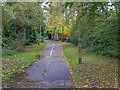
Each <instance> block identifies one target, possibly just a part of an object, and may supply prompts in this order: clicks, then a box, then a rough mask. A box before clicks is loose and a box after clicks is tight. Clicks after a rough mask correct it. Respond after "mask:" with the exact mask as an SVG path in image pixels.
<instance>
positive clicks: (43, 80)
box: [16, 40, 74, 88]
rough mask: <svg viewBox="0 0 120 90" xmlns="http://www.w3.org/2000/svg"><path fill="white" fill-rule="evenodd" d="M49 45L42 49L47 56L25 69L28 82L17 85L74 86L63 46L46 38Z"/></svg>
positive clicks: (24, 86)
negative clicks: (63, 54)
mask: <svg viewBox="0 0 120 90" xmlns="http://www.w3.org/2000/svg"><path fill="white" fill-rule="evenodd" d="M45 42H46V43H47V46H46V47H45V49H44V50H43V51H42V54H43V55H44V56H45V57H44V58H43V59H41V60H37V61H36V62H34V63H33V64H32V65H31V66H30V67H28V68H26V69H25V73H27V75H26V76H25V77H24V79H26V80H27V82H26V83H24V82H23V83H21V82H20V83H19V85H16V86H17V87H19V88H28V87H32V88H44V87H45V88H46V87H48V88H72V87H74V84H73V82H72V80H71V79H70V70H69V68H68V66H67V64H66V62H65V59H64V57H63V56H62V47H61V45H60V43H59V42H53V41H51V40H45Z"/></svg>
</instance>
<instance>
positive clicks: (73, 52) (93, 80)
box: [62, 43, 118, 88]
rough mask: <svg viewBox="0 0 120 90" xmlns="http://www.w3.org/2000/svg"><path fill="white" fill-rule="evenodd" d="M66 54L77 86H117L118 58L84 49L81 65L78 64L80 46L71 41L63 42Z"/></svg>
mask: <svg viewBox="0 0 120 90" xmlns="http://www.w3.org/2000/svg"><path fill="white" fill-rule="evenodd" d="M62 47H63V52H64V56H65V57H66V58H67V60H68V62H69V64H70V66H71V69H72V71H73V74H72V77H73V78H74V79H75V81H76V84H77V87H80V88H84V87H87V88H89V87H93V86H94V85H93V84H96V85H97V87H102V88H107V87H109V88H117V85H118V60H116V59H114V58H109V57H106V56H100V55H95V54H92V53H87V52H86V51H85V50H82V61H83V63H82V64H81V65H78V48H77V47H76V46H74V45H73V44H70V43H63V44H62Z"/></svg>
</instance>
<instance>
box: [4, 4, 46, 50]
mask: <svg viewBox="0 0 120 90" xmlns="http://www.w3.org/2000/svg"><path fill="white" fill-rule="evenodd" d="M2 7H3V8H2V14H3V15H2V16H3V17H2V18H3V22H2V23H3V29H2V32H3V34H2V38H3V41H2V46H3V48H7V49H17V50H19V51H24V49H25V45H28V44H32V43H37V42H38V41H37V34H38V33H39V32H38V29H39V27H40V26H41V27H43V26H44V22H43V20H44V17H43V11H42V9H41V3H26V2H25V3H23V2H21V3H13V2H7V3H4V4H3V6H2ZM30 7H31V8H30ZM36 32H37V33H36Z"/></svg>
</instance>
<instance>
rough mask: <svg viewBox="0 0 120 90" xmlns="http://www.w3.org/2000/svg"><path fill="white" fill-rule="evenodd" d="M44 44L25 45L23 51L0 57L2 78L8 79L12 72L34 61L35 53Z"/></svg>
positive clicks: (37, 52) (44, 44)
mask: <svg viewBox="0 0 120 90" xmlns="http://www.w3.org/2000/svg"><path fill="white" fill-rule="evenodd" d="M45 46H46V43H41V44H40V45H37V44H34V45H30V46H27V47H26V50H25V52H19V53H18V52H16V53H14V54H12V55H11V56H9V55H7V56H3V57H2V79H3V81H4V80H8V79H9V78H10V77H11V76H12V75H13V74H14V73H16V72H19V71H21V70H22V69H23V68H25V67H28V66H29V64H30V63H32V62H34V61H35V60H36V59H35V57H36V55H38V54H39V53H40V51H42V50H43V49H44V47H45Z"/></svg>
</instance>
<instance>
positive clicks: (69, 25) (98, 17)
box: [46, 2, 120, 58]
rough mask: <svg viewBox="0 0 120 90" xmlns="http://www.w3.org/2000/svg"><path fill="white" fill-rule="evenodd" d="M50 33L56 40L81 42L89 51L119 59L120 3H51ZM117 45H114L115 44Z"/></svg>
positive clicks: (49, 11) (48, 29)
mask: <svg viewBox="0 0 120 90" xmlns="http://www.w3.org/2000/svg"><path fill="white" fill-rule="evenodd" d="M49 6H50V7H49V8H48V13H49V14H48V17H49V19H48V23H47V26H46V30H47V32H49V34H51V37H52V38H54V39H55V40H61V38H62V41H64V40H67V41H70V42H72V43H74V44H75V45H78V43H81V46H82V48H86V49H87V50H88V52H94V53H96V54H102V55H108V56H111V57H115V58H118V57H119V53H118V27H119V25H118V19H119V18H118V16H119V15H118V14H119V6H120V5H119V3H107V2H104V3H103V2H102V3H98V2H97V3H96V2H93V3H90V2H89V3H88V2H84V3H78V2H77V3H75V2H66V3H65V4H64V7H63V4H61V3H52V4H51V3H49ZM113 42H114V43H113Z"/></svg>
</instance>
